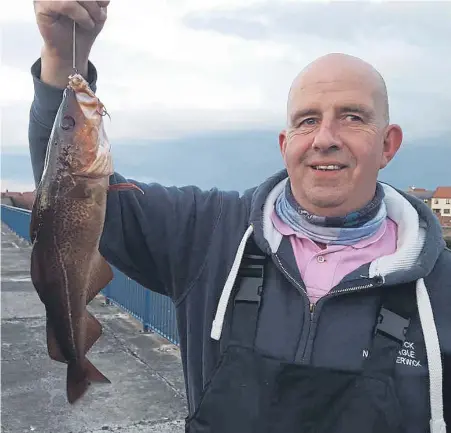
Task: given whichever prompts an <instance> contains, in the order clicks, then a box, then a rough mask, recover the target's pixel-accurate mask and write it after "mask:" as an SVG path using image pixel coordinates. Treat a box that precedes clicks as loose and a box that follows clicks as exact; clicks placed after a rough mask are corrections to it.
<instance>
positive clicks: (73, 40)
mask: <svg viewBox="0 0 451 433" xmlns="http://www.w3.org/2000/svg"><path fill="white" fill-rule="evenodd" d="M72 68H73V69H74V71H75V73H76V74H77V73H78V71H77V67H76V65H75V20H74V27H73V32H72Z"/></svg>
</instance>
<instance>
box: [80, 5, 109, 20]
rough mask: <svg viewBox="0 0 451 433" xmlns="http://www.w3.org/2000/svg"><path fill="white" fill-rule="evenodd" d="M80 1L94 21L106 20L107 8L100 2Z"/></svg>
mask: <svg viewBox="0 0 451 433" xmlns="http://www.w3.org/2000/svg"><path fill="white" fill-rule="evenodd" d="M78 3H79V4H80V5H81V6H83V7H84V8H85V9H86V10H87V11H88V13H89V15H90V16H91V18H92V20H93V21H94V22H96V23H101V22H103V21H105V20H106V8H104V7H103V6H100V5H99V4H98V2H95V1H79V2H78Z"/></svg>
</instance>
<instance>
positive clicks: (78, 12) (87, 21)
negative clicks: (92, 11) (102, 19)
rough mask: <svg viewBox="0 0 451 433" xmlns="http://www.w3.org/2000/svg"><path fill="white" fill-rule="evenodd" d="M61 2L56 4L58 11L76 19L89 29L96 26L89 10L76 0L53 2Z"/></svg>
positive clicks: (81, 25)
mask: <svg viewBox="0 0 451 433" xmlns="http://www.w3.org/2000/svg"><path fill="white" fill-rule="evenodd" d="M52 3H56V4H59V7H58V6H55V9H56V12H59V13H60V14H61V15H65V16H67V17H68V18H71V19H72V20H74V21H75V22H76V23H77V24H79V25H80V27H82V28H85V29H87V30H92V29H93V28H94V27H95V22H94V20H93V19H92V18H91V15H89V13H88V11H87V10H86V9H85V8H84V7H83V6H82V5H81V4H80V3H78V2H76V1H63V2H52Z"/></svg>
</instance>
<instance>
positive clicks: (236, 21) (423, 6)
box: [184, 1, 451, 47]
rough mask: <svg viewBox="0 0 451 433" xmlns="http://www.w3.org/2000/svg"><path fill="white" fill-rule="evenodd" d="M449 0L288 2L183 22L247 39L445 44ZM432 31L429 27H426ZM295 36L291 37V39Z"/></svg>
mask: <svg viewBox="0 0 451 433" xmlns="http://www.w3.org/2000/svg"><path fill="white" fill-rule="evenodd" d="M450 18H451V4H450V3H449V2H392V3H387V2H327V3H325V2H303V1H298V2H294V1H293V2H286V3H284V4H283V5H280V4H276V3H274V2H273V1H266V2H264V3H258V4H254V5H252V6H245V7H241V8H234V9H229V10H211V9H210V10H207V11H198V12H192V13H189V14H187V15H186V16H185V17H184V23H185V24H186V25H188V26H189V27H192V28H197V29H207V30H213V31H218V32H221V33H227V34H232V35H238V36H241V37H245V38H265V39H268V38H271V39H276V40H284V41H286V40H289V41H290V42H293V43H296V37H298V36H301V35H310V36H314V37H320V38H321V39H331V40H338V41H343V42H352V43H357V44H358V43H359V40H360V39H362V38H375V39H377V38H382V39H403V40H405V41H406V42H408V43H410V44H415V45H425V44H426V45H434V46H435V45H437V44H441V45H443V46H444V47H446V46H447V44H448V42H447V41H449V40H450V39H451V28H450V26H449V24H448V23H449V19H450ZM431 25H433V26H434V31H433V32H431V31H430V26H431ZM292 38H294V40H293V39H292Z"/></svg>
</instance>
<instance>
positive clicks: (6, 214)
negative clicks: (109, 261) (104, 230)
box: [1, 204, 179, 345]
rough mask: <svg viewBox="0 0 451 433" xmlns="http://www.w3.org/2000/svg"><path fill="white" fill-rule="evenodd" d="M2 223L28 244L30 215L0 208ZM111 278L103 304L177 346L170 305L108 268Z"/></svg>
mask: <svg viewBox="0 0 451 433" xmlns="http://www.w3.org/2000/svg"><path fill="white" fill-rule="evenodd" d="M1 218H2V221H3V222H4V223H5V224H6V225H7V226H8V227H9V228H10V229H11V230H12V231H14V232H15V233H16V234H17V235H18V236H20V237H21V238H23V239H25V240H27V241H28V242H30V219H31V212H30V211H28V210H25V209H19V208H16V207H12V206H7V205H3V204H2V206H1ZM112 269H113V273H114V278H113V279H112V280H111V282H110V283H109V284H108V285H107V286H106V287H105V288H104V289H103V290H102V292H101V293H102V295H103V296H105V299H106V303H107V304H109V303H113V304H114V305H117V306H118V307H119V308H121V309H123V310H125V311H127V312H128V313H129V314H130V315H132V316H133V317H135V318H136V319H137V320H139V321H140V322H141V323H142V325H143V330H144V331H149V330H152V331H155V332H157V333H158V334H160V335H162V336H163V337H165V338H166V339H167V340H169V341H170V342H172V343H174V344H177V345H178V343H179V336H178V332H177V320H176V316H175V308H174V305H173V303H172V301H171V300H170V299H169V298H168V297H167V296H163V295H160V294H159V293H155V292H152V291H150V290H148V289H146V288H144V287H143V286H141V285H140V284H138V283H136V282H135V281H133V280H132V279H131V278H129V277H127V276H126V275H124V274H123V273H122V272H120V271H119V270H118V269H116V268H115V267H114V266H112Z"/></svg>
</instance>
